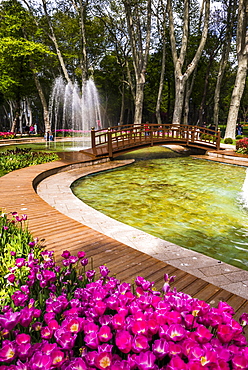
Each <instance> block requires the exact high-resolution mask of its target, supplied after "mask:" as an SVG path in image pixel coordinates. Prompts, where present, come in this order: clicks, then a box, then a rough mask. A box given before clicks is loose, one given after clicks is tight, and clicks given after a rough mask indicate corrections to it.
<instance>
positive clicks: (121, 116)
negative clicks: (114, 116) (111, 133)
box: [119, 81, 125, 125]
mask: <svg viewBox="0 0 248 370" xmlns="http://www.w3.org/2000/svg"><path fill="white" fill-rule="evenodd" d="M120 92H121V111H120V118H119V124H120V125H123V123H124V110H125V82H124V81H123V82H122V85H121V88H120Z"/></svg>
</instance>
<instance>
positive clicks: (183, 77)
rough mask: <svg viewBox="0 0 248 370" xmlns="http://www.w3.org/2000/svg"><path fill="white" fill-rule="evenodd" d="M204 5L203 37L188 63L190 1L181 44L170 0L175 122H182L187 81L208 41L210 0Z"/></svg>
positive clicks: (184, 14)
mask: <svg viewBox="0 0 248 370" xmlns="http://www.w3.org/2000/svg"><path fill="white" fill-rule="evenodd" d="M203 7H204V19H203V27H202V31H201V38H200V41H199V44H198V47H197V50H196V52H195V54H194V56H193V57H192V59H191V61H187V64H186V55H187V48H188V41H189V11H190V1H189V0H184V12H183V19H182V35H181V43H180V45H178V42H177V39H176V29H175V23H174V22H175V20H174V13H173V3H172V0H168V13H169V28H170V40H171V50H172V58H173V63H174V74H175V106H174V114H173V120H172V123H173V124H180V123H181V118H182V111H183V104H184V98H185V87H186V82H187V81H188V79H189V77H190V76H191V74H192V73H193V71H194V70H195V68H196V67H197V64H198V62H199V60H200V57H201V55H202V52H203V49H204V46H205V43H206V39H207V33H208V24H209V14H210V0H204V1H203Z"/></svg>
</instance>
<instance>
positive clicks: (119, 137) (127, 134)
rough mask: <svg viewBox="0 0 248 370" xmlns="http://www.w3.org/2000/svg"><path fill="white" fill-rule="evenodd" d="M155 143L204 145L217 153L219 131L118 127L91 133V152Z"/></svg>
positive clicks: (110, 150)
mask: <svg viewBox="0 0 248 370" xmlns="http://www.w3.org/2000/svg"><path fill="white" fill-rule="evenodd" d="M159 142H161V143H162V142H170V143H173V142H174V143H178V144H184V145H189V144H193V143H194V145H195V146H197V144H201V143H204V144H208V146H209V147H213V148H215V149H217V150H219V148H220V131H219V130H212V129H209V128H205V127H199V126H191V125H172V124H162V125H159V124H155V123H152V124H148V123H145V124H141V125H136V126H132V125H122V126H114V127H109V128H108V129H101V130H95V129H92V131H91V146H92V148H93V151H94V149H95V151H96V150H97V148H99V147H103V146H104V145H105V146H107V148H108V153H109V155H110V156H112V154H113V152H118V151H121V150H125V149H128V148H131V147H132V148H133V147H136V146H141V145H144V146H145V145H146V144H147V145H151V146H152V145H154V144H157V143H159Z"/></svg>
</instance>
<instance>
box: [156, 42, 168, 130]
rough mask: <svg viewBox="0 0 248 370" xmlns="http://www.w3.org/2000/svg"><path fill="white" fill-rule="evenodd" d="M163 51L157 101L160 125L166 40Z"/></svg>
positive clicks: (159, 122)
mask: <svg viewBox="0 0 248 370" xmlns="http://www.w3.org/2000/svg"><path fill="white" fill-rule="evenodd" d="M162 53H163V54H162V66H161V73H160V81H159V88H158V96H157V103H156V118H157V123H158V124H159V125H161V124H162V120H161V114H160V110H161V101H162V93H163V87H164V75H165V57H166V45H165V40H164V42H163V48H162Z"/></svg>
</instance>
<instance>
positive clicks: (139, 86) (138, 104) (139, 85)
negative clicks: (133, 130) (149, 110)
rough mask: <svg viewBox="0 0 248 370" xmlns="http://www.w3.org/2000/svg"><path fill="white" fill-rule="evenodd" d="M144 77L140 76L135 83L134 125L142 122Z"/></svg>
mask: <svg viewBox="0 0 248 370" xmlns="http://www.w3.org/2000/svg"><path fill="white" fill-rule="evenodd" d="M144 85H145V77H144V76H143V75H142V74H141V75H140V76H139V78H138V81H136V94H135V111H134V125H138V124H139V125H140V124H141V122H142V111H143V100H144Z"/></svg>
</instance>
